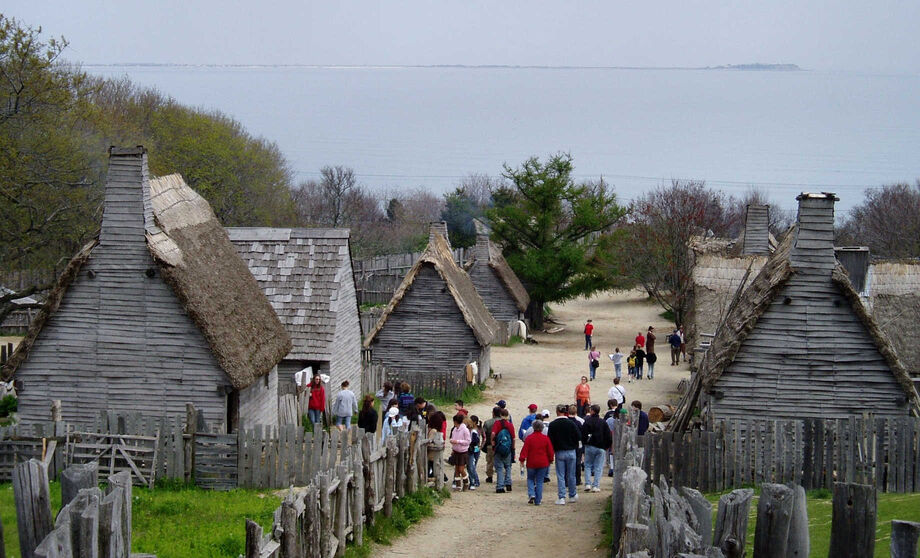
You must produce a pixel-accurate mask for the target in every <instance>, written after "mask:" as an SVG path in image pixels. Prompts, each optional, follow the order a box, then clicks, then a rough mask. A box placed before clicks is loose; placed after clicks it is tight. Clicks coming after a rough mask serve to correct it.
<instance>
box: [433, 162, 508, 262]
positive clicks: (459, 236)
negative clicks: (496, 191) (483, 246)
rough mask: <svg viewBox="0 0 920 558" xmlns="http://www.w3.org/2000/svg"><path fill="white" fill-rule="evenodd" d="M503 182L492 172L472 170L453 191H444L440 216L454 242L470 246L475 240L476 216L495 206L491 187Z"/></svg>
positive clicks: (478, 216) (451, 241)
mask: <svg viewBox="0 0 920 558" xmlns="http://www.w3.org/2000/svg"><path fill="white" fill-rule="evenodd" d="M500 185H501V182H500V181H498V180H495V179H493V178H492V177H490V176H487V175H483V174H471V175H469V176H467V177H466V178H464V179H463V180H462V181H461V182H460V185H459V186H457V187H456V188H455V189H454V191H453V192H449V193H447V194H444V209H442V210H441V220H442V221H445V222H446V223H447V231H448V234H449V235H450V244H451V246H453V247H454V248H467V247H469V246H472V245H474V244H476V228H475V227H474V225H473V219H479V218H482V217H483V216H485V212H486V211H487V210H488V209H489V207H491V206H492V189H493V188H498V187H499V186H500Z"/></svg>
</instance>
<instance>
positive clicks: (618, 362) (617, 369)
mask: <svg viewBox="0 0 920 558" xmlns="http://www.w3.org/2000/svg"><path fill="white" fill-rule="evenodd" d="M609 356H610V360H612V361H613V373H614V374H615V375H616V377H617V378H620V377H621V376H622V375H623V357H625V356H626V355H624V354H623V353H621V352H620V348H619V347H617V348H616V349H614V350H613V354H611V355H609Z"/></svg>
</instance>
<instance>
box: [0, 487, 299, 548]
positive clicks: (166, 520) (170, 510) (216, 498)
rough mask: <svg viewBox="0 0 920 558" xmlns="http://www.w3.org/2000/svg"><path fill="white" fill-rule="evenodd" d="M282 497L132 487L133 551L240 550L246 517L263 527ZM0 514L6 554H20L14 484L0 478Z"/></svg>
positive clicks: (54, 490) (55, 495) (56, 496)
mask: <svg viewBox="0 0 920 558" xmlns="http://www.w3.org/2000/svg"><path fill="white" fill-rule="evenodd" d="M280 504H281V500H280V499H279V498H278V497H276V496H274V495H272V494H271V492H259V491H255V490H233V491H230V492H215V491H209V490H199V489H196V488H188V487H185V486H180V485H166V486H158V487H157V488H156V489H154V490H147V489H146V488H138V487H136V486H135V487H134V505H133V513H134V522H133V543H132V551H133V552H144V553H150V554H156V555H157V556H158V557H159V558H179V557H183V558H184V557H191V556H227V557H232V558H236V557H237V556H239V555H240V554H242V553H243V550H244V545H245V542H246V518H249V519H252V520H254V521H257V522H258V523H259V524H260V525H262V527H263V528H264V529H265V530H266V531H268V529H269V528H270V527H271V523H272V514H273V513H274V511H275V508H277V507H278V506H279V505H280ZM51 507H52V513H53V514H55V515H56V514H57V512H58V510H59V509H60V507H61V485H60V483H58V482H54V483H51ZM0 519H2V521H3V534H4V538H5V543H6V555H7V556H9V557H10V558H17V557H18V556H19V535H18V533H17V531H16V506H15V504H14V502H13V487H12V485H11V484H10V483H3V484H0Z"/></svg>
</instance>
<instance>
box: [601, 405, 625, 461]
mask: <svg viewBox="0 0 920 558" xmlns="http://www.w3.org/2000/svg"><path fill="white" fill-rule="evenodd" d="M622 408H623V403H618V402H617V400H616V399H608V400H607V413H606V414H604V423H606V424H607V428H608V429H609V430H610V443H611V445H610V449H609V450H607V458H608V460H609V463H608V466H609V468H608V470H607V476H608V477H612V476H613V466H614V455H613V430H614V429H615V428H616V424H617V420H619V419H620V410H621V409H622Z"/></svg>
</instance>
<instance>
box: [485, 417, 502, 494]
mask: <svg viewBox="0 0 920 558" xmlns="http://www.w3.org/2000/svg"><path fill="white" fill-rule="evenodd" d="M500 416H502V408H501V407H499V406H497V405H496V406H495V407H492V418H490V419H488V420H487V421H486V422H485V424H483V425H482V431H483V432H485V434H486V435H485V437H484V438H483V440H482V449H484V450H485V452H486V482H487V483H491V482H492V475H493V474H495V446H493V445H492V426H493V425H494V424H495V422H496V421H497V420H498V418H499V417H500Z"/></svg>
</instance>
